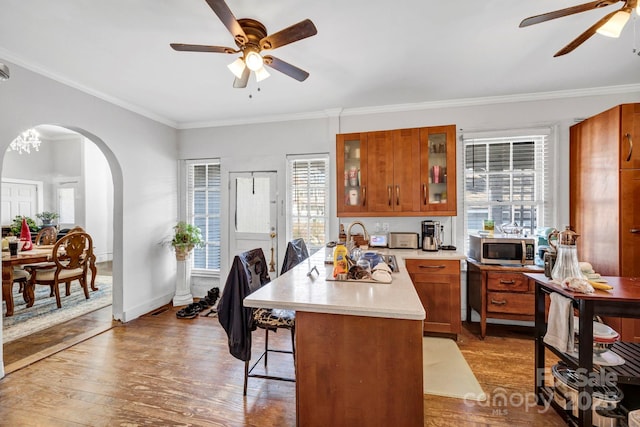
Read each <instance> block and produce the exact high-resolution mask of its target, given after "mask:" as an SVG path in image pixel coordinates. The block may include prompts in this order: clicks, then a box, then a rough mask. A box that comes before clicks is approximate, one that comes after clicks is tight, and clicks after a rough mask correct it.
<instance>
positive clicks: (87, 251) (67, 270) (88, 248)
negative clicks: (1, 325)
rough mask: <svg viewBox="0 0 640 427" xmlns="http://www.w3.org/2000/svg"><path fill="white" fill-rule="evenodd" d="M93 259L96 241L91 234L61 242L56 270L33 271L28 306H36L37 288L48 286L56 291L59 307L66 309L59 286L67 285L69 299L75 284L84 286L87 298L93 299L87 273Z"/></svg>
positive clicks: (56, 252)
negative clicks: (71, 288)
mask: <svg viewBox="0 0 640 427" xmlns="http://www.w3.org/2000/svg"><path fill="white" fill-rule="evenodd" d="M92 255H93V241H92V239H91V236H90V235H89V234H87V233H81V232H76V233H69V234H67V235H66V236H64V237H62V238H61V239H60V240H58V241H57V242H56V243H55V245H54V246H53V250H52V255H51V258H52V262H53V264H54V267H53V268H46V269H42V268H35V269H33V270H32V271H31V280H30V281H29V285H28V287H27V292H28V294H29V297H30V298H29V299H30V303H29V304H27V306H28V307H30V306H31V305H33V302H34V299H35V298H34V288H35V285H45V286H49V287H53V292H54V295H55V297H56V305H57V306H58V308H62V303H61V301H60V286H59V284H60V283H65V284H66V290H67V295H69V291H70V286H71V282H72V281H74V280H78V281H79V282H80V286H81V287H82V290H83V291H84V296H85V298H86V299H89V288H88V285H87V272H88V269H89V262H90V259H91V257H92Z"/></svg>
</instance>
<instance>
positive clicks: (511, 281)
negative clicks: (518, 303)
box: [500, 279, 516, 285]
mask: <svg viewBox="0 0 640 427" xmlns="http://www.w3.org/2000/svg"><path fill="white" fill-rule="evenodd" d="M514 283H516V282H515V281H513V280H502V279H500V284H502V285H513V284H514Z"/></svg>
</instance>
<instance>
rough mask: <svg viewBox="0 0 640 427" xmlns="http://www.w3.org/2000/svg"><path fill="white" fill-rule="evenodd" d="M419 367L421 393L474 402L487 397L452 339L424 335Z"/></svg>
mask: <svg viewBox="0 0 640 427" xmlns="http://www.w3.org/2000/svg"><path fill="white" fill-rule="evenodd" d="M422 366H423V368H422V375H423V384H424V385H423V387H424V394H435V395H438V396H445V397H456V398H459V399H466V400H475V401H484V400H486V399H487V396H486V394H485V393H484V391H482V387H480V384H479V383H478V380H477V379H476V377H475V375H473V372H472V371H471V368H470V367H469V364H468V363H467V361H466V360H464V356H463V355H462V353H461V352H460V349H459V348H458V346H457V345H456V343H455V341H453V340H451V339H447V338H432V337H424V338H423V339H422Z"/></svg>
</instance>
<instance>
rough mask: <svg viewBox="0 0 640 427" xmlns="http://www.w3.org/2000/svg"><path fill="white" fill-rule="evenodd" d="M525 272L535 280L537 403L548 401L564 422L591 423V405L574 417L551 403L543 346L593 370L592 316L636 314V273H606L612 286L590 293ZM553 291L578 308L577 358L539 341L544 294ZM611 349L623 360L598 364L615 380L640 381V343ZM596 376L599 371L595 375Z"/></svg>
mask: <svg viewBox="0 0 640 427" xmlns="http://www.w3.org/2000/svg"><path fill="white" fill-rule="evenodd" d="M525 276H528V277H529V278H531V279H533V280H534V281H535V283H536V293H535V310H536V311H535V325H536V326H535V340H536V343H535V372H534V375H535V377H534V378H535V380H534V381H535V391H536V396H537V399H538V404H540V405H541V404H542V403H543V401H545V400H549V401H551V406H552V407H553V408H554V409H555V410H556V411H557V412H558V413H559V414H560V415H561V416H562V417H563V418H564V419H565V421H566V422H567V424H568V425H572V426H591V425H592V415H593V414H592V411H591V408H581V409H580V411H579V412H578V414H579V417H578V418H577V419H576V418H575V417H573V416H572V415H571V414H570V413H569V412H567V411H565V410H564V409H562V408H561V407H559V406H558V405H556V404H555V402H554V401H553V390H552V389H551V388H549V387H546V386H545V385H544V374H543V372H544V368H545V349H549V350H550V351H552V352H553V353H554V354H555V355H556V356H558V357H559V358H560V360H562V361H564V362H565V363H567V364H568V365H569V366H571V367H573V368H583V369H584V370H585V371H584V372H594V364H593V346H592V343H593V316H594V315H600V316H619V317H625V318H640V310H639V309H638V307H639V304H640V277H632V278H623V277H606V279H607V280H608V282H609V284H611V285H612V286H613V290H611V291H596V292H595V293H593V294H578V293H574V292H571V291H568V290H566V289H562V288H561V287H560V286H558V285H556V284H554V283H551V282H550V281H549V279H548V278H547V277H545V275H544V274H532V273H526V274H525ZM552 292H557V293H559V294H561V295H563V296H565V297H567V298H570V299H571V300H572V301H573V306H574V307H575V308H577V309H578V311H579V316H578V317H579V328H580V340H579V348H578V358H575V357H571V356H569V355H567V354H565V353H562V352H560V351H558V350H556V349H555V348H554V347H551V346H548V345H546V344H545V343H544V342H543V337H544V335H545V333H546V329H547V325H546V322H545V296H546V295H547V294H551V293H552ZM612 350H613V351H614V352H615V353H617V354H618V355H620V356H622V357H623V358H624V360H625V363H624V364H623V365H620V366H607V367H600V368H603V369H604V370H605V372H606V373H608V374H614V375H615V377H616V378H617V383H618V384H634V385H640V344H637V343H630V342H618V343H616V344H614V346H613V348H612ZM598 376H600V375H598ZM583 383H584V384H583V385H582V386H581V387H579V389H578V393H585V395H589V396H590V395H591V393H592V392H593V386H592V384H590V382H589V381H584V382H583Z"/></svg>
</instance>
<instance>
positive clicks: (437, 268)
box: [405, 259, 462, 335]
mask: <svg viewBox="0 0 640 427" xmlns="http://www.w3.org/2000/svg"><path fill="white" fill-rule="evenodd" d="M405 264H406V267H407V271H408V272H409V276H410V277H411V280H412V281H413V285H414V286H415V288H416V291H417V293H418V297H420V301H421V302H422V305H423V306H424V311H425V312H426V318H425V321H424V328H423V329H424V332H437V333H445V334H455V335H457V334H459V333H460V328H461V323H462V322H461V319H460V313H461V311H460V261H459V260H435V259H407V260H405Z"/></svg>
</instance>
